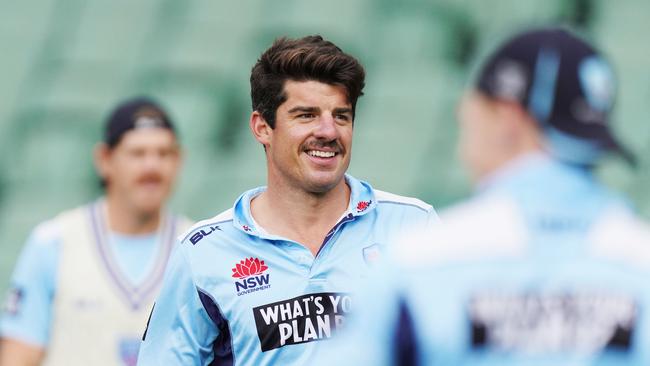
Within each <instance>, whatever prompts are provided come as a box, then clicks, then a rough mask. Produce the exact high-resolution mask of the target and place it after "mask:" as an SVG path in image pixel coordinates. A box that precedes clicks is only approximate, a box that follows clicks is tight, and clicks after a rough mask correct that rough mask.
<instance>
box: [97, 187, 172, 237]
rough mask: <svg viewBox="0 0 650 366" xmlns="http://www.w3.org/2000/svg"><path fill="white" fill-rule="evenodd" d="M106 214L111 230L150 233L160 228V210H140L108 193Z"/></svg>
mask: <svg viewBox="0 0 650 366" xmlns="http://www.w3.org/2000/svg"><path fill="white" fill-rule="evenodd" d="M105 214H106V218H107V221H108V222H107V226H108V228H109V230H110V231H112V232H116V233H120V234H127V235H141V234H150V233H153V232H155V231H156V230H157V229H158V225H159V223H160V216H161V215H160V212H158V211H155V212H140V211H138V210H136V209H134V208H133V207H131V206H130V205H129V204H128V203H126V202H123V201H121V200H119V199H116V198H114V197H111V196H110V195H108V196H107V197H106V205H105Z"/></svg>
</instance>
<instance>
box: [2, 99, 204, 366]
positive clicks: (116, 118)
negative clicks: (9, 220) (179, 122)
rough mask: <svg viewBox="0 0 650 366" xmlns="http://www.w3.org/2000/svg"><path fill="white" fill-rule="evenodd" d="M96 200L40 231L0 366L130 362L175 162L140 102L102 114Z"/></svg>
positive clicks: (168, 218) (157, 270)
mask: <svg viewBox="0 0 650 366" xmlns="http://www.w3.org/2000/svg"><path fill="white" fill-rule="evenodd" d="M95 164H96V167H97V171H98V173H99V176H100V178H101V180H102V185H103V186H104V187H105V190H106V192H105V195H104V197H102V198H100V199H98V200H96V201H94V202H92V203H90V204H87V205H84V206H81V207H78V208H75V209H72V210H70V211H66V212H63V213H61V214H59V215H58V216H57V217H55V218H54V219H52V220H49V221H47V222H45V223H42V224H41V225H39V226H38V227H37V228H36V229H35V230H34V231H33V233H32V235H31V237H30V238H29V239H28V241H27V244H26V245H25V248H24V249H23V252H22V254H21V256H20V259H19V261H18V264H17V265H16V269H15V271H14V274H13V277H12V279H11V290H10V294H9V297H8V299H7V302H6V305H5V308H4V313H3V318H2V322H1V323H0V334H1V336H2V339H1V341H0V365H2V366H5V365H6V366H23V365H25V366H27V365H39V364H41V363H44V364H47V365H121V366H127V365H129V366H130V365H135V361H136V357H137V352H138V347H139V345H140V337H141V334H142V329H143V328H144V326H145V324H146V321H147V316H148V315H149V310H150V309H151V306H152V304H153V300H154V298H155V295H156V293H157V291H158V289H159V288H160V284H161V282H162V275H163V273H164V267H165V265H166V263H167V259H168V257H169V253H170V252H171V249H172V245H173V244H174V238H175V237H176V235H177V233H180V232H183V231H185V230H186V229H187V228H189V227H190V225H191V223H190V222H189V221H188V220H186V219H183V218H180V217H177V216H175V215H172V214H170V213H168V212H166V211H165V210H164V204H165V202H166V200H167V199H168V197H169V195H170V194H171V190H172V186H173V183H174V181H175V179H176V174H177V171H178V167H179V164H180V152H179V147H178V142H177V140H176V133H175V130H174V127H173V125H172V122H171V120H170V119H169V118H168V116H167V114H166V113H165V112H164V110H163V109H162V108H161V107H160V106H159V105H157V104H156V103H154V102H153V101H151V100H149V99H146V98H136V99H130V100H127V101H125V102H124V103H122V104H120V105H119V106H117V107H116V108H115V110H114V111H113V113H112V114H111V116H110V117H109V118H108V120H107V123H106V127H105V135H104V141H103V142H102V143H100V144H98V145H97V147H96V149H95Z"/></svg>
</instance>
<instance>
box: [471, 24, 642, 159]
mask: <svg viewBox="0 0 650 366" xmlns="http://www.w3.org/2000/svg"><path fill="white" fill-rule="evenodd" d="M476 88H477V89H478V90H479V91H481V92H483V93H484V94H486V95H488V96H490V97H493V98H497V99H501V100H508V101H514V102H517V103H520V104H521V105H522V106H523V107H524V108H525V109H526V110H527V111H528V113H529V114H530V115H531V116H532V117H533V118H534V119H535V120H536V121H537V122H538V123H539V124H540V126H541V127H542V129H543V131H544V133H545V135H546V137H547V139H548V141H549V149H550V150H551V152H552V153H553V154H554V155H556V156H557V157H558V158H560V159H562V160H566V161H568V162H572V163H577V164H583V165H593V164H594V163H595V162H596V161H597V160H598V159H599V158H600V157H601V156H602V155H603V153H604V152H607V151H614V152H617V153H619V154H620V155H621V156H622V157H623V158H625V159H626V160H627V161H628V162H629V163H631V164H632V165H634V164H635V160H636V159H635V157H634V155H633V154H632V153H631V152H630V151H629V150H627V149H626V148H625V147H624V146H623V145H622V144H621V143H619V142H618V140H617V139H616V138H615V137H614V135H613V134H612V131H611V130H610V121H611V120H610V114H611V111H612V108H613V106H614V100H615V97H616V79H615V76H614V72H613V70H612V67H611V66H610V64H609V63H608V62H607V60H605V59H604V58H603V57H602V55H601V54H600V53H599V52H598V51H597V50H596V49H595V48H594V47H593V46H591V45H590V44H589V43H587V42H586V41H585V40H583V39H581V38H579V37H578V36H576V35H575V34H573V33H572V32H571V31H569V30H567V29H564V28H558V27H553V28H541V29H534V30H530V31H527V32H524V33H520V34H518V35H516V36H514V37H513V38H511V39H510V40H508V41H506V42H505V43H503V44H502V45H501V46H500V47H499V48H498V49H497V50H496V51H495V52H494V53H493V54H492V56H490V57H489V58H488V60H487V61H486V62H485V63H484V64H483V67H482V69H481V71H480V73H479V77H478V79H477V84H476Z"/></svg>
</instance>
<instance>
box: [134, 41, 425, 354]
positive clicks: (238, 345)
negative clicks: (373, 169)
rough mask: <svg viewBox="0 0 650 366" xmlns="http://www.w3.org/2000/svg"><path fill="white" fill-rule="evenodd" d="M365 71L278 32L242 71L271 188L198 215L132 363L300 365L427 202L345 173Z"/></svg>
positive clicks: (322, 46)
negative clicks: (379, 188) (278, 36)
mask: <svg viewBox="0 0 650 366" xmlns="http://www.w3.org/2000/svg"><path fill="white" fill-rule="evenodd" d="M364 76H365V73H364V70H363V68H362V66H361V65H360V64H359V62H358V61H357V60H356V59H355V58H354V57H352V56H350V55H348V54H345V53H343V52H342V51H341V49H339V48H338V47H337V46H336V45H334V44H332V43H331V42H328V41H326V40H323V39H322V38H321V37H320V36H310V37H305V38H301V39H285V38H282V39H278V40H276V41H275V42H274V43H273V45H272V46H271V47H270V48H269V49H268V50H266V51H265V52H264V53H263V54H262V56H261V57H260V59H259V60H258V62H257V63H256V64H255V66H254V67H253V70H252V74H251V96H252V104H253V113H252V115H251V117H250V128H251V131H252V133H253V135H254V137H255V139H256V140H257V141H258V142H259V143H260V144H262V145H263V146H264V151H265V154H266V161H267V183H268V186H266V187H260V188H255V189H252V190H250V191H247V192H245V193H244V194H243V195H242V196H241V197H240V198H239V199H238V200H237V201H236V202H235V205H234V207H233V208H232V209H230V210H228V211H226V212H223V213H221V214H219V215H217V216H216V217H214V218H212V219H209V220H205V221H203V222H200V223H198V224H197V225H195V226H194V228H193V229H191V230H190V231H189V232H188V233H187V234H186V235H185V237H184V238H183V239H182V242H181V244H180V247H179V250H178V251H177V252H175V253H174V255H173V256H172V259H171V261H170V266H169V269H168V272H167V275H166V279H165V283H164V285H163V290H162V291H161V294H160V296H159V298H158V300H157V302H156V305H155V307H154V311H153V313H152V316H151V321H150V324H149V329H148V331H147V333H146V336H145V340H144V342H143V345H142V348H141V350H140V356H139V360H138V362H139V363H138V364H139V365H143V366H147V365H208V364H213V365H214V364H216V365H221V364H224V365H231V364H235V365H255V366H263V365H308V364H309V360H310V359H311V356H312V355H313V353H314V350H315V349H316V347H317V345H318V344H321V343H324V342H318V341H321V340H325V339H328V338H330V337H331V335H332V332H333V331H334V330H335V328H336V327H337V326H338V325H339V324H340V323H341V322H343V321H344V317H345V316H346V313H347V312H348V311H349V309H350V307H351V306H352V301H353V300H352V298H351V297H350V294H349V293H350V292H352V291H354V290H355V288H356V285H357V284H358V282H359V280H360V279H361V278H362V277H363V276H364V275H365V274H366V273H367V272H368V270H369V263H370V262H372V261H373V260H374V259H375V258H376V257H377V256H378V254H379V252H380V251H381V250H382V249H383V247H384V246H386V245H387V244H389V243H390V242H391V241H392V238H393V237H394V236H395V235H397V234H398V233H399V232H400V230H402V229H404V228H405V227H407V226H408V225H425V224H426V223H427V222H428V220H430V219H435V218H436V216H435V213H434V212H433V210H432V208H431V206H429V205H427V204H424V203H423V202H421V201H419V200H416V199H413V198H406V197H400V196H396V195H393V194H389V193H386V192H381V191H377V190H374V189H372V187H371V186H370V185H369V184H368V183H365V182H362V181H359V180H357V179H355V178H353V177H351V176H349V175H346V174H345V172H346V170H347V168H348V165H349V163H350V156H351V153H352V135H353V133H352V131H353V126H354V117H355V106H356V103H357V98H358V97H359V96H360V95H361V94H362V89H363V86H364Z"/></svg>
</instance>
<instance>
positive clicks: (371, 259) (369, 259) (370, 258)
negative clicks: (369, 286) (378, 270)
mask: <svg viewBox="0 0 650 366" xmlns="http://www.w3.org/2000/svg"><path fill="white" fill-rule="evenodd" d="M380 250H381V249H380V247H379V244H372V245H369V246H367V247H365V248H363V250H362V253H363V260H364V261H365V262H366V264H368V265H372V264H374V263H376V262H377V261H378V260H379V258H380V257H381V252H380Z"/></svg>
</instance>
